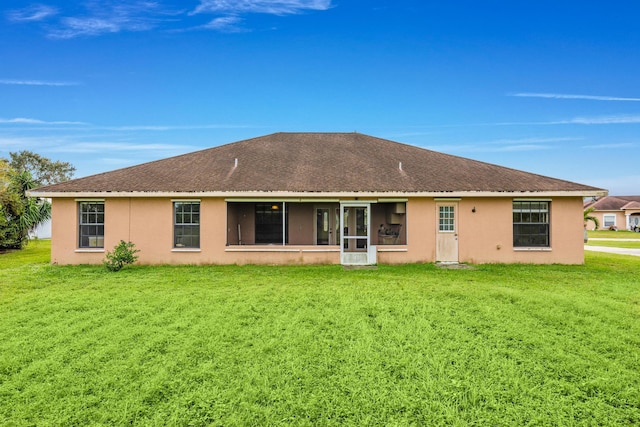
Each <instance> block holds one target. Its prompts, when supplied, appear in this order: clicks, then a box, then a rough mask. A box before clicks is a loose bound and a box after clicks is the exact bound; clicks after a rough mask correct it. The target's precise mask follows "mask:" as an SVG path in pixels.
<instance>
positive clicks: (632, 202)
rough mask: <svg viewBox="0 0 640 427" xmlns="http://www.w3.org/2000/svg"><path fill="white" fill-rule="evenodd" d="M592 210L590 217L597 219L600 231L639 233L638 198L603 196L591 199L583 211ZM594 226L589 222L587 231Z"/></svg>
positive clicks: (639, 214) (639, 204)
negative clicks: (612, 230)
mask: <svg viewBox="0 0 640 427" xmlns="http://www.w3.org/2000/svg"><path fill="white" fill-rule="evenodd" d="M589 208H593V209H594V210H593V212H591V213H590V215H591V216H593V217H595V218H597V219H598V221H599V222H600V228H601V229H605V230H608V229H615V230H635V231H640V196H605V197H601V198H599V199H592V200H589V201H587V202H586V203H585V204H584V209H585V210H586V209H589ZM594 228H595V224H594V223H593V222H592V221H589V222H588V224H587V229H588V230H593V229H594Z"/></svg>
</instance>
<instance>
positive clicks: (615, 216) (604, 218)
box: [602, 214, 618, 227]
mask: <svg viewBox="0 0 640 427" xmlns="http://www.w3.org/2000/svg"><path fill="white" fill-rule="evenodd" d="M617 216H618V215H616V214H602V227H617V226H618V224H617V223H618V221H617ZM607 217H613V224H609V225H607V224H606V223H607Z"/></svg>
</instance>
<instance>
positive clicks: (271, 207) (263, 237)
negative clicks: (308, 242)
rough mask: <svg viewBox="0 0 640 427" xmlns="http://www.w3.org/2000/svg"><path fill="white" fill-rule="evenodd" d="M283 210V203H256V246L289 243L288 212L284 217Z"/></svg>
mask: <svg viewBox="0 0 640 427" xmlns="http://www.w3.org/2000/svg"><path fill="white" fill-rule="evenodd" d="M282 210H283V203H256V244H263V245H264V244H285V243H288V242H289V230H288V229H287V228H288V227H285V226H286V222H287V212H286V210H285V213H284V215H283V213H282ZM283 236H284V242H283Z"/></svg>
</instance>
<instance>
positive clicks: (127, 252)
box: [102, 240, 140, 271]
mask: <svg viewBox="0 0 640 427" xmlns="http://www.w3.org/2000/svg"><path fill="white" fill-rule="evenodd" d="M135 246H136V245H135V244H133V243H132V242H125V241H124V240H120V243H118V244H117V245H116V246H115V247H114V248H113V252H109V251H107V255H106V259H105V260H104V261H103V262H102V263H103V264H104V266H105V267H107V270H109V271H120V270H121V269H122V267H124V266H125V265H127V264H133V263H134V262H136V260H137V259H138V255H136V253H137V252H140V250H139V249H135Z"/></svg>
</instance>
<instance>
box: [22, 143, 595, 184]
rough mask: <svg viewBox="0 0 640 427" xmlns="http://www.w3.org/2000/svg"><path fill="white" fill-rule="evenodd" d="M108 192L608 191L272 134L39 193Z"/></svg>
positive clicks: (410, 153)
mask: <svg viewBox="0 0 640 427" xmlns="http://www.w3.org/2000/svg"><path fill="white" fill-rule="evenodd" d="M236 159H237V165H236ZM107 191H108V192H273V191H281V192H408V193H411V192H456V191H478V192H483V191H491V192H496V191H498V192H521V191H527V192H529V191H530V192H543V191H545V192H548V191H552V192H554V191H560V192H564V191H569V192H585V193H587V194H593V193H602V192H603V190H602V189H599V188H595V187H590V186H586V185H582V184H577V183H574V182H569V181H564V180H559V179H555V178H550V177H545V176H541V175H536V174H532V173H527V172H523V171H520V170H515V169H510V168H505V167H501V166H496V165H492V164H488V163H484V162H479V161H476V160H470V159H466V158H462V157H457V156H452V155H448V154H443V153H439V152H435V151H431V150H426V149H423V148H419V147H415V146H411V145H406V144H401V143H398V142H393V141H389V140H385V139H381V138H376V137H372V136H367V135H363V134H360V133H274V134H271V135H266V136H262V137H257V138H252V139H247V140H244V141H239V142H235V143H231V144H226V145H222V146H218V147H214V148H209V149H206V150H202V151H197V152H193V153H189V154H184V155H180V156H176V157H171V158H167V159H163V160H158V161H154V162H149V163H144V164H141V165H138V166H132V167H128V168H124V169H119V170H114V171H111V172H105V173H101V174H98V175H93V176H88V177H85V178H79V179H74V180H71V181H67V182H62V183H59V184H54V185H50V186H47V187H42V188H39V189H37V190H34V192H35V193H60V192H62V193H64V192H107Z"/></svg>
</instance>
